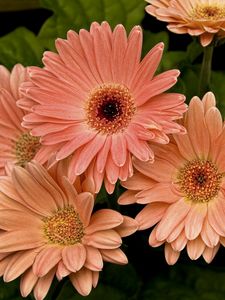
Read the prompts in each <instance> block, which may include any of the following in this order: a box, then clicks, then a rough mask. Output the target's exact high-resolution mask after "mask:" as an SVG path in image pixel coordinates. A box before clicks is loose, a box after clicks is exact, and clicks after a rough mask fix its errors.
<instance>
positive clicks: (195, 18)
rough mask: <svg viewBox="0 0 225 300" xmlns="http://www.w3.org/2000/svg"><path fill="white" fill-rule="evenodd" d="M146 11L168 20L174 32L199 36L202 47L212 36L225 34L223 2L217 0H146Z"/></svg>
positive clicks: (224, 8)
mask: <svg viewBox="0 0 225 300" xmlns="http://www.w3.org/2000/svg"><path fill="white" fill-rule="evenodd" d="M146 1H147V2H148V3H149V4H150V5H148V6H146V11H147V12H148V13H149V14H151V15H153V16H155V17H156V18H157V19H158V20H160V21H164V22H168V23H169V25H168V26H167V28H168V29H169V30H170V31H172V32H175V33H181V34H182V33H188V34H190V35H193V36H199V37H200V42H201V44H202V46H203V47H205V46H207V45H209V44H210V43H211V42H212V40H213V38H214V36H215V35H218V36H220V38H221V36H222V37H224V36H225V2H224V1H217V0H201V1H199V0H185V1H184V0H146Z"/></svg>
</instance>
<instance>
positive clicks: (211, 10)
mask: <svg viewBox="0 0 225 300" xmlns="http://www.w3.org/2000/svg"><path fill="white" fill-rule="evenodd" d="M192 17H193V19H205V20H212V21H214V20H219V19H223V18H225V7H224V6H222V5H198V6H197V7H195V8H194V10H193V12H192Z"/></svg>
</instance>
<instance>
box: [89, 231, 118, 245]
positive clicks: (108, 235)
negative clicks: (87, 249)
mask: <svg viewBox="0 0 225 300" xmlns="http://www.w3.org/2000/svg"><path fill="white" fill-rule="evenodd" d="M85 244H86V245H88V246H92V247H95V248H99V249H115V248H118V247H120V245H121V244H122V240H121V237H120V235H119V234H118V233H117V232H116V231H115V230H112V229H109V230H104V231H97V232H95V233H93V234H92V235H89V236H85Z"/></svg>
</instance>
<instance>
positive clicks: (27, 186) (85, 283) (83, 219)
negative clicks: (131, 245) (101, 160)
mask: <svg viewBox="0 0 225 300" xmlns="http://www.w3.org/2000/svg"><path fill="white" fill-rule="evenodd" d="M0 196H1V203H0V229H1V233H0V273H1V275H3V279H4V281H6V282H8V281H11V280H13V279H15V278H17V277H18V276H20V275H22V277H21V286H20V289H21V294H22V296H24V297H26V296H27V295H28V294H29V293H30V292H31V290H32V289H34V296H35V299H36V300H42V299H44V297H45V295H46V294H47V292H48V289H49V287H50V285H51V282H52V280H53V277H54V275H55V274H56V276H57V278H58V280H61V279H62V278H63V277H65V276H69V278H70V280H71V282H72V284H73V285H74V287H75V288H76V289H77V291H78V292H79V293H80V294H82V295H87V294H89V293H90V291H91V289H92V286H94V287H95V286H96V285H97V282H98V275H99V271H101V270H102V267H103V261H108V262H113V263H117V264H126V263H127V258H126V256H125V254H124V253H123V252H122V250H120V248H119V247H120V246H121V243H122V240H121V237H123V236H127V235H129V234H131V233H133V232H134V231H136V229H137V222H136V221H135V220H133V219H132V218H130V217H126V216H122V215H121V214H120V213H118V212H116V211H113V210H110V209H101V210H98V211H96V212H95V213H93V214H92V210H93V206H94V197H93V195H92V194H91V193H88V192H82V193H80V194H77V192H76V190H75V188H74V187H73V186H72V185H71V184H70V183H69V181H68V180H67V179H66V177H64V178H63V180H62V181H61V184H60V185H58V184H57V183H56V182H55V181H54V180H53V179H52V177H51V176H50V175H49V173H48V172H47V171H46V169H44V167H42V166H41V165H39V164H37V163H28V164H27V166H26V169H25V168H21V167H19V166H15V167H14V168H13V169H12V172H11V176H2V177H1V179H0ZM49 258H50V259H49Z"/></svg>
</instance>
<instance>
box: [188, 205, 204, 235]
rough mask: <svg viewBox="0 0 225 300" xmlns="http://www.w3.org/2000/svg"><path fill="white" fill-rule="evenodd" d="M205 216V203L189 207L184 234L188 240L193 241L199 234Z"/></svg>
mask: <svg viewBox="0 0 225 300" xmlns="http://www.w3.org/2000/svg"><path fill="white" fill-rule="evenodd" d="M206 214H207V205H206V204H205V203H199V204H197V203H196V204H195V205H193V206H192V207H191V209H190V211H189V213H188V214H187V217H186V219H185V234H186V237H187V238H188V239H189V240H194V239H195V238H197V236H198V235H199V234H200V232H201V229H202V225H203V222H204V219H205V216H206Z"/></svg>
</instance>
